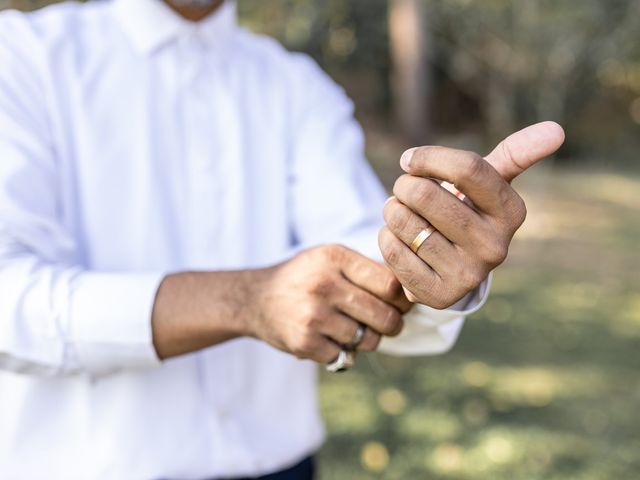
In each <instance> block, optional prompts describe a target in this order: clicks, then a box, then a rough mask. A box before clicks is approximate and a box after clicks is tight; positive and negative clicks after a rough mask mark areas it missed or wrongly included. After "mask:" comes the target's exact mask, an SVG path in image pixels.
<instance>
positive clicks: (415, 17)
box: [389, 0, 430, 145]
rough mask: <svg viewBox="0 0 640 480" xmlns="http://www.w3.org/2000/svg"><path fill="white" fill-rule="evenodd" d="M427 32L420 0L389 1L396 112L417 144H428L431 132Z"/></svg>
mask: <svg viewBox="0 0 640 480" xmlns="http://www.w3.org/2000/svg"><path fill="white" fill-rule="evenodd" d="M427 34H428V32H427V22H425V18H424V15H423V9H422V2H421V1H420V0H390V2H389V38H390V41H391V64H392V75H391V91H392V98H393V111H394V115H395V118H396V121H397V122H398V125H399V126H400V129H401V131H402V133H403V134H404V135H405V136H406V137H407V140H409V141H410V142H411V143H412V144H415V145H419V144H423V143H425V141H426V139H427V138H428V135H429V132H428V127H429V125H428V109H427V98H428V93H429V86H430V85H429V78H428V74H427V68H426V53H427V52H426V51H425V50H426V49H425V46H426V44H427V42H426V41H427V38H428V35H427Z"/></svg>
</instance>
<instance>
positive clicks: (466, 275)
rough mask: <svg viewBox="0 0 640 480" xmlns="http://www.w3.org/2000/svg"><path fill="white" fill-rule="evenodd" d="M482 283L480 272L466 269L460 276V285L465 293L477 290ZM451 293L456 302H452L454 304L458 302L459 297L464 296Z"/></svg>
mask: <svg viewBox="0 0 640 480" xmlns="http://www.w3.org/2000/svg"><path fill="white" fill-rule="evenodd" d="M480 282H482V275H481V274H480V272H479V271H478V270H476V269H466V270H464V271H463V273H462V275H461V276H460V279H459V281H458V285H459V287H460V289H461V290H462V291H463V293H467V292H470V291H471V290H473V289H474V288H476V287H477V286H478V285H479V284H480ZM450 293H451V295H452V296H453V297H455V298H454V300H453V301H452V302H451V303H452V304H453V303H455V302H456V301H457V300H458V298H457V297H461V296H462V295H460V294H459V293H458V292H455V291H452V292H450Z"/></svg>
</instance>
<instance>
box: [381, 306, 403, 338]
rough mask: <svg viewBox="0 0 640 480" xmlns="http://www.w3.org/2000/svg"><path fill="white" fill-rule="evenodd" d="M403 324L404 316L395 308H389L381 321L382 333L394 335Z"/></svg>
mask: <svg viewBox="0 0 640 480" xmlns="http://www.w3.org/2000/svg"><path fill="white" fill-rule="evenodd" d="M401 325H402V317H401V316H400V314H399V313H398V312H397V311H395V310H393V309H389V311H388V312H387V313H386V314H385V316H384V319H383V320H382V322H381V330H382V331H381V332H380V333H384V334H385V335H393V334H395V333H398V330H399V328H400V326H401Z"/></svg>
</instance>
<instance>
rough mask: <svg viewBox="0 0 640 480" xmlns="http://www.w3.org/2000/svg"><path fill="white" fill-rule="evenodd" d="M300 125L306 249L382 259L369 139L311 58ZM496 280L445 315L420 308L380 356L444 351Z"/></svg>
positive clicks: (381, 196)
mask: <svg viewBox="0 0 640 480" xmlns="http://www.w3.org/2000/svg"><path fill="white" fill-rule="evenodd" d="M299 61H300V62H301V63H302V67H303V68H302V69H301V70H302V71H303V72H304V73H305V75H304V81H302V82H301V83H302V84H303V85H304V88H303V91H304V95H301V96H300V100H299V102H300V105H301V106H300V108H299V113H298V116H297V118H296V121H295V125H296V126H297V127H296V135H295V138H296V143H295V148H294V150H293V152H294V155H293V169H292V171H293V175H292V180H293V184H292V187H293V188H292V199H291V202H290V203H291V204H292V205H293V209H294V211H293V216H294V238H295V239H296V240H297V242H298V247H299V248H306V247H310V246H313V245H319V244H325V243H341V244H344V245H346V246H348V247H350V248H353V249H354V250H357V251H359V252H361V253H363V254H364V255H367V256H369V257H371V258H373V259H375V260H377V261H382V257H381V254H380V251H379V249H378V246H377V236H378V230H379V229H380V228H381V226H382V225H383V222H384V220H383V217H382V209H383V206H384V202H385V200H386V197H387V195H386V192H385V190H384V188H383V187H382V185H381V183H380V181H379V179H378V178H377V177H376V175H375V173H374V172H373V170H372V168H371V167H370V165H369V163H368V162H367V160H366V158H365V155H364V136H363V133H362V129H361V128H360V126H359V124H358V122H357V121H356V120H355V118H354V115H353V114H354V109H353V103H352V102H351V101H350V100H349V99H348V98H347V96H346V95H345V93H344V91H343V90H342V89H341V88H340V87H338V86H337V85H336V84H335V83H334V82H333V81H332V80H331V79H330V78H329V77H328V76H327V75H326V74H325V73H324V72H322V71H321V70H320V68H319V67H317V66H316V65H315V64H314V63H313V62H312V61H311V60H309V59H308V58H307V57H304V56H301V57H300V60H299ZM488 292H489V280H487V281H485V282H483V284H482V285H481V286H480V287H479V288H477V289H476V290H474V291H473V292H471V293H470V294H468V295H467V296H466V297H465V298H463V299H462V300H461V301H460V302H458V303H457V304H456V305H454V306H452V307H451V308H450V309H446V310H436V309H434V308H430V307H428V306H425V305H416V306H415V307H414V308H413V309H412V310H411V311H410V312H409V313H408V314H406V315H405V328H404V330H403V332H402V333H401V334H400V335H399V336H398V337H396V338H385V339H384V340H383V341H382V342H381V345H380V351H382V352H385V353H389V354H394V355H428V354H438V353H443V352H445V351H447V350H448V349H450V348H451V347H452V346H453V345H454V343H455V342H456V340H457V338H458V334H459V332H460V330H461V328H462V326H463V323H464V318H465V316H466V315H469V314H471V313H473V312H474V311H476V310H477V309H479V308H480V307H481V306H482V305H483V303H484V302H485V300H486V298H487V296H488Z"/></svg>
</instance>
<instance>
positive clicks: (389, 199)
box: [383, 195, 396, 207]
mask: <svg viewBox="0 0 640 480" xmlns="http://www.w3.org/2000/svg"><path fill="white" fill-rule="evenodd" d="M394 198H396V197H395V196H394V195H391V196H390V197H389V198H387V200H386V201H385V202H384V205H383V206H384V207H386V206H387V203H389V202H390V201H391V200H393V199H394Z"/></svg>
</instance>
